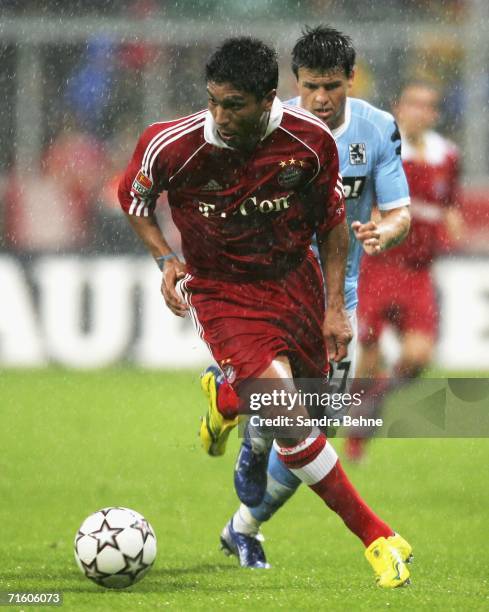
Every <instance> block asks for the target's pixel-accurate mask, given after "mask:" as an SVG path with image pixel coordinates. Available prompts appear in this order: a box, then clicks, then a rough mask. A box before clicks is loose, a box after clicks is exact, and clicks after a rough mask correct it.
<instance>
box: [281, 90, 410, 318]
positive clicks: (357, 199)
mask: <svg viewBox="0 0 489 612" xmlns="http://www.w3.org/2000/svg"><path fill="white" fill-rule="evenodd" d="M287 104H290V105H294V106H299V105H300V98H294V99H293V100H289V101H288V102H287ZM332 132H333V136H334V138H335V140H336V145H337V147H338V153H339V157H340V172H341V175H342V177H343V186H344V189H345V197H346V216H347V222H348V227H349V229H350V247H349V251H348V260H347V266H346V279H345V306H346V309H347V310H353V309H354V308H355V307H356V305H357V302H358V297H357V287H358V275H359V272H360V260H361V257H362V255H363V253H364V250H363V247H362V245H361V243H360V242H358V240H357V239H356V238H355V235H354V234H353V231H352V229H351V227H350V226H351V224H352V222H353V221H357V220H358V221H360V222H361V223H366V222H367V221H369V220H370V215H371V212H372V206H373V205H374V203H376V204H377V206H378V207H379V210H381V211H386V210H391V209H393V208H398V207H399V206H406V205H407V204H409V189H408V184H407V181H406V176H405V174H404V170H403V167H402V163H401V137H400V134H399V130H398V128H397V125H396V123H395V121H394V117H393V116H392V115H391V114H389V113H386V112H385V111H381V110H379V109H378V108H375V106H372V105H371V104H369V103H368V102H365V101H364V100H359V99H357V98H347V100H346V108H345V122H344V123H343V125H341V126H340V127H339V128H337V129H336V130H332Z"/></svg>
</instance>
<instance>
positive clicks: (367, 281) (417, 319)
mask: <svg viewBox="0 0 489 612" xmlns="http://www.w3.org/2000/svg"><path fill="white" fill-rule="evenodd" d="M358 319H359V338H360V342H363V343H368V342H375V341H377V340H378V339H379V337H380V334H381V332H382V329H383V328H384V326H385V325H386V324H391V325H393V326H394V327H395V328H396V329H398V330H399V331H400V332H401V333H406V332H413V331H415V332H422V333H424V334H426V335H428V336H431V337H435V336H436V330H437V325H438V307H437V302H436V293H435V289H434V286H433V281H432V279H431V274H430V270H429V268H423V269H420V270H415V269H411V268H404V267H399V266H397V265H396V266H387V265H386V264H385V263H384V262H377V261H376V260H375V258H374V257H371V258H370V257H369V258H367V257H365V258H364V260H363V263H362V268H361V271H360V281H359V285H358Z"/></svg>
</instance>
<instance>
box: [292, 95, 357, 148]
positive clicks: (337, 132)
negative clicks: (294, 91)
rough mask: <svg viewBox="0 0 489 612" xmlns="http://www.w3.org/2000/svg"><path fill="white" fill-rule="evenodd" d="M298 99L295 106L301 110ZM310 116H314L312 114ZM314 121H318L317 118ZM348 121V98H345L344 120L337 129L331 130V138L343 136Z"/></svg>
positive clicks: (349, 116)
mask: <svg viewBox="0 0 489 612" xmlns="http://www.w3.org/2000/svg"><path fill="white" fill-rule="evenodd" d="M298 99H299V101H298V103H297V106H299V107H300V108H303V106H302V104H301V98H300V96H299V98H298ZM312 114H314V113H312ZM316 119H319V117H316ZM319 120H320V121H322V119H319ZM350 121H351V108H350V98H347V99H346V103H345V120H344V121H343V123H342V124H341V125H339V126H338V127H337V128H335V129H334V130H331V133H332V134H333V136H334V137H335V138H338V137H339V136H341V135H342V134H344V133H345V132H346V130H347V129H348V126H349V125H350ZM325 125H326V127H327V124H326V122H325Z"/></svg>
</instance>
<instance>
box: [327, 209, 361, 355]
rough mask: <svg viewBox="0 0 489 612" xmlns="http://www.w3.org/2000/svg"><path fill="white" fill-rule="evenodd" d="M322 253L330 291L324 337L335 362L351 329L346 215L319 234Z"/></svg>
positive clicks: (350, 337) (347, 341)
mask: <svg viewBox="0 0 489 612" xmlns="http://www.w3.org/2000/svg"><path fill="white" fill-rule="evenodd" d="M318 246H319V255H320V259H321V266H322V269H323V276H324V282H325V284H326V292H327V306H326V314H325V319H324V327H323V331H324V337H325V339H326V343H327V347H328V354H329V356H330V357H331V358H332V359H334V360H335V361H336V362H339V361H341V360H342V359H344V358H345V357H346V354H347V347H348V344H349V342H350V340H351V339H352V335H353V334H352V329H351V326H350V321H349V319H348V315H347V313H346V310H345V294H344V290H345V289H344V288H345V271H346V258H347V256H348V227H347V224H346V219H343V220H342V221H341V222H340V223H338V224H337V225H334V226H333V227H332V228H331V229H329V230H327V231H325V232H323V233H322V234H321V235H318Z"/></svg>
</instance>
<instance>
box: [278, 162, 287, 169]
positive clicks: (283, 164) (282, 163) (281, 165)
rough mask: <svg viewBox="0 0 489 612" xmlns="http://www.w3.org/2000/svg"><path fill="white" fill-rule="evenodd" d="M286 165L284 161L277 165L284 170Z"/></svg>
mask: <svg viewBox="0 0 489 612" xmlns="http://www.w3.org/2000/svg"><path fill="white" fill-rule="evenodd" d="M286 165H287V162H286V161H281V162H280V163H279V166H280V167H281V168H285V166H286Z"/></svg>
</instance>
